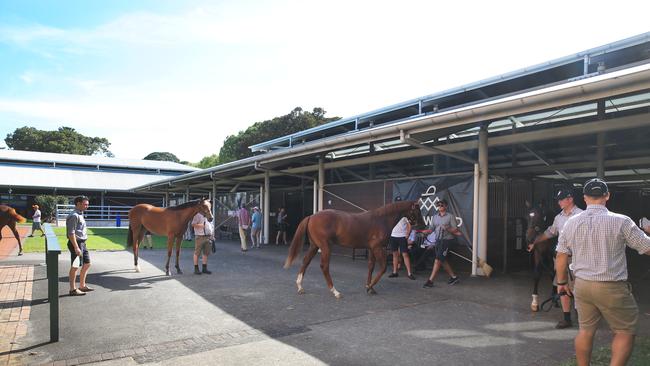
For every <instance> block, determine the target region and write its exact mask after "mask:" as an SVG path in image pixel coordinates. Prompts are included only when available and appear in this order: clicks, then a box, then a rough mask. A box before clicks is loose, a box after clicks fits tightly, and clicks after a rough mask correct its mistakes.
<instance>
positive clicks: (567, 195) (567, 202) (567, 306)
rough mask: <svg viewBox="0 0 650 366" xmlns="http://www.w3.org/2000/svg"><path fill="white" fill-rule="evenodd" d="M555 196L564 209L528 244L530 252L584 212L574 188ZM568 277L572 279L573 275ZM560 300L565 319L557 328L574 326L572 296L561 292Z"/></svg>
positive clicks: (558, 234) (557, 234)
mask: <svg viewBox="0 0 650 366" xmlns="http://www.w3.org/2000/svg"><path fill="white" fill-rule="evenodd" d="M555 198H556V199H557V204H558V205H559V206H560V208H561V209H562V211H560V213H559V214H557V216H555V219H553V225H551V226H549V227H548V229H546V231H544V233H543V234H542V235H540V236H539V237H538V238H537V239H536V240H535V241H534V242H533V243H531V244H529V245H528V251H529V252H532V251H533V249H534V247H535V245H536V244H537V243H541V242H543V241H545V240H550V239H553V238H556V237H558V236H560V232H562V229H564V224H566V222H567V221H568V220H569V219H570V218H571V217H573V216H575V215H577V214H579V213H581V212H582V209H581V208H580V207H577V206H576V205H575V202H573V189H571V188H563V189H560V190H559V191H558V192H557V194H556V195H555ZM568 278H569V279H570V278H571V276H569V277H568ZM553 286H557V277H555V278H554V279H553ZM560 302H561V303H562V312H563V319H562V320H560V321H559V322H558V323H557V325H555V327H556V328H557V329H565V328H571V327H572V326H573V322H571V298H570V297H569V296H563V295H562V294H560Z"/></svg>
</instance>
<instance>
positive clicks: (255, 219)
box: [251, 206, 262, 249]
mask: <svg viewBox="0 0 650 366" xmlns="http://www.w3.org/2000/svg"><path fill="white" fill-rule="evenodd" d="M251 222H252V224H251V242H252V243H253V246H252V247H253V248H258V249H259V247H260V242H261V241H262V238H261V234H262V213H261V212H260V208H259V207H257V206H255V207H253V215H252V216H251Z"/></svg>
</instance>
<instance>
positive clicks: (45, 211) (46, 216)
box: [34, 195, 68, 222]
mask: <svg viewBox="0 0 650 366" xmlns="http://www.w3.org/2000/svg"><path fill="white" fill-rule="evenodd" d="M34 202H36V204H37V205H38V206H39V207H40V209H41V217H42V218H43V220H44V221H45V222H52V221H53V220H54V215H55V212H56V205H57V204H59V205H65V204H67V203H68V198H67V197H66V196H52V195H40V196H36V197H35V198H34Z"/></svg>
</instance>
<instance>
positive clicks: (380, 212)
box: [369, 201, 417, 216]
mask: <svg viewBox="0 0 650 366" xmlns="http://www.w3.org/2000/svg"><path fill="white" fill-rule="evenodd" d="M415 203H417V201H399V202H394V203H389V204H387V205H385V206H382V207H379V208H377V209H374V210H372V211H369V212H370V214H371V215H372V216H390V215H394V214H397V213H400V212H402V211H404V210H406V209H408V208H410V207H411V206H412V205H413V204H415Z"/></svg>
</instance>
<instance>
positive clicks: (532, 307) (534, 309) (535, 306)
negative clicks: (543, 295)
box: [530, 304, 539, 312]
mask: <svg viewBox="0 0 650 366" xmlns="http://www.w3.org/2000/svg"><path fill="white" fill-rule="evenodd" d="M530 310H532V311H534V312H538V311H539V305H532V304H531V305H530Z"/></svg>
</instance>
